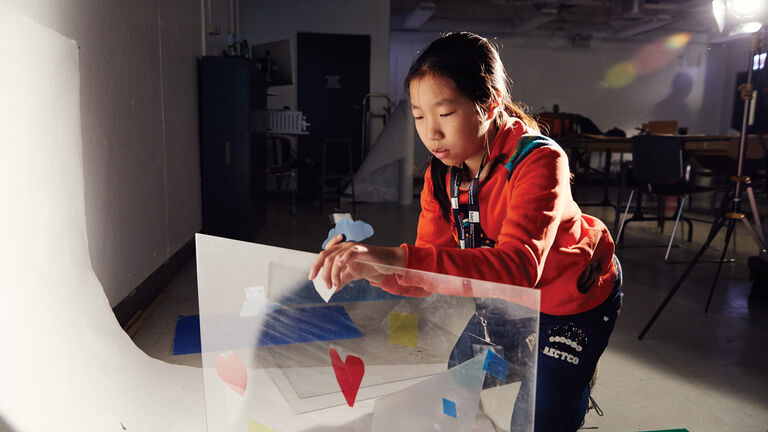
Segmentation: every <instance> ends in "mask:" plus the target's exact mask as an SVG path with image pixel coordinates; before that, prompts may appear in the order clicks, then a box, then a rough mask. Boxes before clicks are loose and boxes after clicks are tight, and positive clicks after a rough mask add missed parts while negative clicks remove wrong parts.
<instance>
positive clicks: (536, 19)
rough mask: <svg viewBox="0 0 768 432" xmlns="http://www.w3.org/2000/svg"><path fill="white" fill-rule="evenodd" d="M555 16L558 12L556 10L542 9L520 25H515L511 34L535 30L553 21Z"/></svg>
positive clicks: (552, 8)
mask: <svg viewBox="0 0 768 432" xmlns="http://www.w3.org/2000/svg"><path fill="white" fill-rule="evenodd" d="M557 16H558V10H557V9H556V8H554V7H548V8H542V9H540V10H539V11H538V12H537V13H536V15H534V16H532V17H529V18H526V19H525V20H524V21H522V23H521V24H520V25H516V26H515V27H514V29H513V33H523V32H527V31H531V30H535V29H536V28H538V27H539V26H541V25H544V24H546V23H548V22H550V21H552V20H555V19H556V18H557Z"/></svg>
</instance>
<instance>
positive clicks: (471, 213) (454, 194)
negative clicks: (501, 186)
mask: <svg viewBox="0 0 768 432" xmlns="http://www.w3.org/2000/svg"><path fill="white" fill-rule="evenodd" d="M482 170H483V166H482V164H480V169H479V170H478V171H477V175H476V176H475V178H474V179H472V183H470V184H469V191H468V203H467V204H468V205H467V217H466V218H463V217H462V214H461V212H460V211H459V186H461V169H459V168H456V167H451V212H452V213H453V219H454V224H455V225H456V231H457V234H458V237H459V245H460V246H461V248H462V249H473V248H476V247H479V246H480V244H481V243H480V203H479V200H478V196H479V194H480V193H479V192H480V171H482Z"/></svg>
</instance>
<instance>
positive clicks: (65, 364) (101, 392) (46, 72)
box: [0, 6, 204, 432]
mask: <svg viewBox="0 0 768 432" xmlns="http://www.w3.org/2000/svg"><path fill="white" fill-rule="evenodd" d="M0 58H1V59H2V61H0V86H1V91H0V208H2V211H0V227H2V228H0V229H2V231H1V233H2V234H0V287H1V288H0V352H1V353H2V355H0V430H1V429H5V428H7V429H9V430H12V431H14V432H26V431H52V430H56V431H78V432H80V431H116V432H118V431H119V432H122V431H123V430H128V431H185V432H187V431H200V430H203V428H204V423H203V400H202V392H201V384H200V375H201V374H200V370H199V369H194V368H187V367H181V366H171V365H168V364H165V363H163V362H160V361H157V360H154V359H151V358H149V357H148V356H146V355H145V354H144V353H143V352H141V351H140V350H139V349H138V348H137V347H136V346H135V345H134V344H133V342H132V341H131V340H130V339H129V338H128V336H127V335H126V334H125V332H123V331H122V329H121V328H120V326H119V325H118V323H117V321H116V319H115V316H114V314H113V313H112V310H111V308H110V306H109V303H108V301H107V298H106V296H105V294H104V290H103V289H102V287H101V285H100V284H99V281H98V279H97V278H96V276H95V274H94V272H93V270H92V268H91V265H90V258H89V255H88V249H87V239H86V230H85V222H86V221H85V207H84V185H83V165H82V146H81V135H80V125H81V122H87V121H88V119H81V118H80V101H79V93H80V73H79V69H78V49H77V44H76V43H75V41H73V40H69V39H67V38H65V37H63V36H61V35H59V34H57V33H55V32H53V31H51V30H49V29H46V28H44V27H42V26H40V25H38V24H36V23H34V22H32V21H30V20H28V19H26V18H24V17H22V16H20V15H18V14H16V13H14V12H12V11H10V10H7V9H6V8H5V7H3V6H0ZM114 247H120V245H114Z"/></svg>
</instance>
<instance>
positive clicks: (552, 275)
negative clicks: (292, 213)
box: [380, 118, 616, 315]
mask: <svg viewBox="0 0 768 432" xmlns="http://www.w3.org/2000/svg"><path fill="white" fill-rule="evenodd" d="M525 133H526V128H525V125H524V124H523V122H522V121H520V120H519V119H515V118H508V119H507V121H506V122H505V123H504V124H503V125H502V126H501V128H500V130H499V131H498V133H497V134H496V138H495V139H494V141H493V144H492V146H491V155H490V157H489V158H487V159H486V160H491V161H492V160H494V159H495V158H497V156H499V155H502V154H503V155H504V159H503V160H504V161H505V162H507V163H501V164H497V165H496V166H495V167H494V168H493V170H492V171H491V173H489V174H488V175H487V177H486V178H485V180H483V181H482V182H481V186H480V192H479V202H480V224H481V226H482V230H483V232H484V233H485V234H486V235H487V237H488V238H489V239H491V240H492V241H495V243H496V245H495V247H493V248H476V249H464V250H462V249H460V248H459V246H458V241H457V232H456V228H455V227H454V226H453V225H454V224H453V222H448V221H446V220H445V219H444V218H443V216H442V214H441V211H440V208H439V205H438V203H437V201H436V200H435V199H434V196H433V194H432V189H433V186H432V181H431V174H430V171H429V170H427V172H426V174H425V175H424V180H425V181H424V189H423V191H422V193H421V215H420V216H419V226H418V235H417V238H416V244H415V245H407V244H404V245H402V246H401V247H404V248H405V249H406V251H407V264H406V267H407V268H409V269H415V270H422V271H427V272H433V273H441V274H448V275H453V276H461V277H465V278H471V279H480V280H486V281H491V282H499V283H504V284H510V285H517V286H522V287H532V288H536V289H539V290H541V312H543V313H546V314H550V315H571V314H576V313H580V312H584V311H587V310H590V309H592V308H594V307H596V306H598V305H599V304H600V303H602V302H603V301H604V300H605V299H606V298H607V297H608V295H609V294H610V292H611V290H612V288H613V284H614V282H615V280H616V268H615V266H614V263H613V259H612V257H613V251H614V244H613V239H612V238H611V235H610V233H609V232H608V229H607V228H606V226H605V225H604V224H603V223H602V222H601V221H600V220H598V219H596V218H594V217H592V216H588V215H585V214H583V213H581V210H580V209H579V207H578V205H577V204H576V202H575V201H574V200H573V197H572V196H571V189H570V171H569V168H568V157H567V156H566V154H565V152H564V151H563V150H562V149H561V148H560V146H558V145H557V144H555V143H554V141H551V140H549V139H548V138H546V137H543V136H538V135H525ZM518 146H521V148H518ZM516 150H518V154H515V151H516ZM523 150H525V151H523ZM521 152H522V154H520V153H521ZM513 156H514V157H513ZM445 183H446V192H447V193H448V192H449V191H448V189H447V187H448V185H450V181H449V174H447V175H446V181H445ZM459 202H460V203H463V204H466V202H467V191H466V190H462V191H461V193H460V196H459ZM591 261H596V262H597V263H599V268H600V269H601V276H600V278H599V280H598V282H597V283H596V285H595V286H594V287H593V288H592V289H590V290H589V291H588V292H587V293H581V292H579V291H578V289H577V286H576V284H577V280H578V278H579V275H580V274H581V273H582V271H583V270H584V269H585V267H586V266H587V264H588V263H589V262H591ZM380 285H381V287H382V288H383V289H385V290H387V291H390V292H392V293H395V294H402V295H410V296H427V295H430V294H432V292H431V291H429V290H434V291H435V292H438V293H441V294H451V295H456V294H457V293H456V290H455V289H451V288H449V287H445V290H446V291H451V292H442V290H441V287H440V285H439V284H434V286H433V285H429V284H427V285H425V286H421V287H419V286H413V285H411V283H409V282H408V281H405V280H403V279H402V276H389V277H387V278H386V279H385V280H384V281H383V282H382V283H381V284H380ZM425 288H426V289H425ZM458 294H460V295H461V293H458ZM466 295H471V294H469V293H468V294H466Z"/></svg>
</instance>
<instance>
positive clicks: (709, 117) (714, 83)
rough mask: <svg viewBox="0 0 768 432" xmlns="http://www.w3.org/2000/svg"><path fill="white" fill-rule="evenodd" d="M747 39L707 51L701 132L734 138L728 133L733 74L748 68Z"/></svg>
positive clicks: (732, 132)
mask: <svg viewBox="0 0 768 432" xmlns="http://www.w3.org/2000/svg"><path fill="white" fill-rule="evenodd" d="M749 42H750V38H749V37H741V38H738V39H733V40H730V41H727V42H715V43H712V44H710V45H709V47H708V48H707V50H708V51H707V78H706V89H707V92H706V93H705V98H704V104H705V105H706V106H709V107H711V109H709V110H706V111H705V116H704V117H703V118H702V122H703V123H704V124H705V127H704V132H706V133H712V134H729V133H730V134H738V131H736V130H734V129H731V116H732V113H733V100H734V94H735V93H736V73H737V72H742V71H746V70H747V67H748V65H749V63H748V62H749V45H750V43H749Z"/></svg>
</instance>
